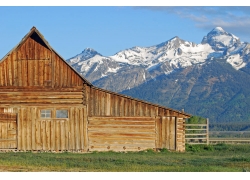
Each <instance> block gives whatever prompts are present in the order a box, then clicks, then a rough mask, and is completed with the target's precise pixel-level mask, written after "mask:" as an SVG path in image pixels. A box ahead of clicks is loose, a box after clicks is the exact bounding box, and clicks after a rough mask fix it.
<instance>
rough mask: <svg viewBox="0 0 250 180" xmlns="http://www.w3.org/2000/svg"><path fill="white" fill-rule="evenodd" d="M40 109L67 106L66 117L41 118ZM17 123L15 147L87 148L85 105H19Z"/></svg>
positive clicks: (46, 148)
mask: <svg viewBox="0 0 250 180" xmlns="http://www.w3.org/2000/svg"><path fill="white" fill-rule="evenodd" d="M40 109H52V110H53V109H68V110H69V117H68V118H55V117H54V118H48V119H42V118H41V117H40V111H39V110H40ZM52 112H54V113H55V111H52ZM17 123H18V150H43V151H63V150H74V151H82V150H84V149H85V150H86V148H87V143H88V138H87V134H86V130H87V120H86V110H85V108H82V107H71V108H70V107H64V108H62V107H61V106H60V107H58V108H57V107H54V108H45V107H21V108H19V109H18V122H17Z"/></svg>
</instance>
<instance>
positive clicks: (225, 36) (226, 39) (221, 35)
mask: <svg viewBox="0 0 250 180" xmlns="http://www.w3.org/2000/svg"><path fill="white" fill-rule="evenodd" d="M201 43H202V44H206V43H208V44H209V45H210V46H211V47H212V48H213V49H214V50H216V51H225V50H226V49H227V48H231V47H233V46H237V45H239V44H240V43H241V42H240V39H239V38H238V37H236V36H235V35H233V34H231V33H228V32H226V31H224V30H223V29H222V28H221V27H216V28H214V29H213V30H212V31H210V32H209V33H208V34H207V36H205V37H204V38H203V39H202V42H201Z"/></svg>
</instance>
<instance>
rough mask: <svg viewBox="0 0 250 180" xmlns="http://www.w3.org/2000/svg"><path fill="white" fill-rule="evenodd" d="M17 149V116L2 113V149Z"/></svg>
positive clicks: (0, 114) (0, 126) (0, 122)
mask: <svg viewBox="0 0 250 180" xmlns="http://www.w3.org/2000/svg"><path fill="white" fill-rule="evenodd" d="M16 148H17V114H13V113H0V149H16Z"/></svg>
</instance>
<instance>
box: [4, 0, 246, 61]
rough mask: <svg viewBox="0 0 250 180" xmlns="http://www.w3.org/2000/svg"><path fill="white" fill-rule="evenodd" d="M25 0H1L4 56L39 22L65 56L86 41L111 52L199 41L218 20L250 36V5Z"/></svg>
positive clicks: (79, 49) (77, 50) (232, 30)
mask: <svg viewBox="0 0 250 180" xmlns="http://www.w3.org/2000/svg"><path fill="white" fill-rule="evenodd" d="M73 1H74V0H73ZM20 2H21V1H20ZM25 2H26V1H22V6H19V5H20V4H18V3H17V4H15V3H14V4H11V6H9V4H0V5H1V6H0V25H1V27H0V58H2V57H3V56H4V55H5V54H6V53H7V52H8V51H10V50H11V49H12V48H13V47H14V46H15V45H16V44H17V43H19V42H20V40H21V39H22V38H23V37H24V35H25V34H26V33H28V32H29V30H30V29H31V27H32V26H36V27H37V29H38V30H39V31H40V32H41V33H42V34H43V35H44V37H45V39H46V40H47V41H48V42H49V43H50V45H51V46H52V47H53V48H54V49H55V50H56V51H57V52H58V53H59V54H60V55H61V56H62V57H63V58H64V59H68V58H70V57H73V56H74V55H76V54H79V53H81V52H82V51H83V50H84V49H85V48H87V47H90V48H93V49H95V50H96V51H98V52H99V53H101V54H102V55H105V56H110V55H114V54H115V53H117V52H118V51H120V50H124V49H126V48H131V47H133V46H143V47H148V46H152V45H156V44H159V43H161V42H164V41H167V40H169V39H171V38H173V37H174V36H179V37H180V38H181V39H184V40H187V41H192V42H195V43H200V42H201V40H202V38H203V36H205V35H206V34H207V33H208V32H209V31H211V30H212V29H213V28H214V27H216V26H220V27H222V28H223V29H224V30H226V31H228V32H230V33H233V34H234V35H236V36H238V37H239V38H240V39H241V40H242V41H247V42H250V33H249V29H250V6H232V5H231V6H228V7H223V6H211V4H208V5H209V6H192V3H191V4H189V6H186V4H185V3H184V4H183V6H179V5H178V6H175V4H171V5H170V6H169V5H168V4H167V6H166V5H165V4H163V5H162V4H159V5H160V6H158V4H157V3H156V4H153V5H152V6H151V5H149V6H148V5H147V4H146V5H147V6H145V5H144V4H142V6H143V7H141V6H139V5H138V4H133V3H131V5H128V4H126V3H125V4H124V5H125V6H123V3H121V4H117V5H116V4H114V5H112V6H110V5H109V1H105V2H107V3H106V4H105V5H106V6H103V4H102V3H100V6H99V4H98V3H97V5H98V6H92V4H74V3H73V4H63V3H62V5H60V6H58V5H54V4H52V5H51V4H49V3H48V2H47V4H45V5H49V6H38V5H40V4H34V5H33V4H31V5H32V6H31V5H30V4H25ZM45 2H46V1H45ZM93 2H94V1H93ZM156 2H157V1H156ZM1 3H2V2H1ZM26 5H29V6H26ZM42 5H44V4H42ZM75 5H77V6H75ZM190 5H191V6H190ZM198 5H199V4H198Z"/></svg>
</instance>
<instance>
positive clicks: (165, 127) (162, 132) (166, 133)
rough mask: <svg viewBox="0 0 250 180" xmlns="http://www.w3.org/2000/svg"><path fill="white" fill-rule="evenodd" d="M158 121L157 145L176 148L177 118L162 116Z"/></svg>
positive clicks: (158, 146) (171, 148)
mask: <svg viewBox="0 0 250 180" xmlns="http://www.w3.org/2000/svg"><path fill="white" fill-rule="evenodd" d="M156 123H157V127H158V130H157V131H158V133H157V136H158V138H157V141H158V144H157V145H156V147H157V148H166V149H170V150H176V118H175V117H161V119H159V120H158V121H156Z"/></svg>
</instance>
